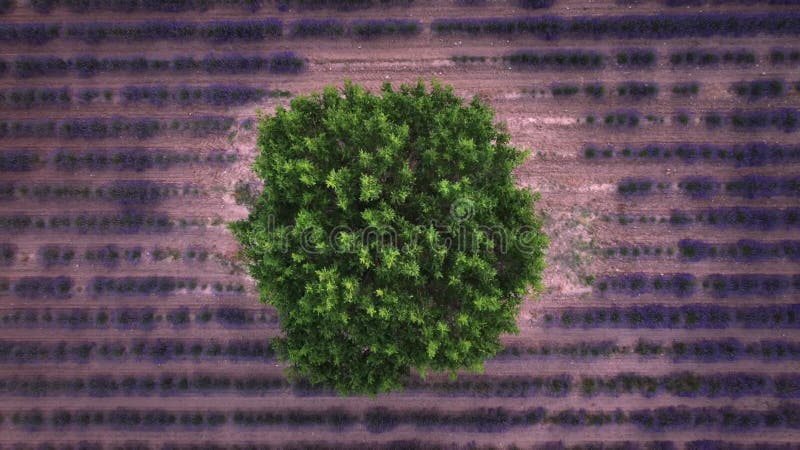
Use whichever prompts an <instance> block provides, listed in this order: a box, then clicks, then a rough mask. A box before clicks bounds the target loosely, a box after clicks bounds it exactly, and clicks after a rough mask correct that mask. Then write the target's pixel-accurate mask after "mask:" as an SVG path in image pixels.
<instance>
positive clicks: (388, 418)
mask: <svg viewBox="0 0 800 450" xmlns="http://www.w3.org/2000/svg"><path fill="white" fill-rule="evenodd" d="M228 422H230V423H231V424H232V425H234V426H237V427H241V428H247V429H258V428H262V427H282V428H283V427H286V426H289V427H311V426H325V427H328V428H329V429H331V430H342V429H344V428H349V427H351V426H354V425H355V424H357V423H361V424H363V426H364V427H366V429H367V430H368V431H370V432H372V433H385V432H389V431H391V430H393V429H394V428H395V427H397V426H400V425H406V426H412V427H415V428H420V429H431V428H439V429H448V430H465V431H471V432H481V433H499V432H503V431H506V430H508V429H511V428H523V427H531V426H538V425H544V424H548V425H555V426H561V427H567V428H576V427H585V426H591V427H601V426H618V425H626V424H629V425H633V426H635V427H637V428H639V429H641V430H646V431H651V432H654V431H655V432H663V431H668V430H685V429H705V430H718V431H722V432H729V433H742V432H752V431H756V430H762V429H765V428H766V429H797V428H800V405H797V404H794V403H783V404H780V405H777V406H773V407H771V408H769V409H766V410H763V409H762V410H750V409H736V408H733V407H722V408H714V407H699V408H690V407H686V406H678V407H674V406H669V407H661V408H655V409H639V410H633V411H628V412H626V411H623V410H621V409H616V410H613V411H602V410H595V411H587V410H583V409H581V410H575V409H567V410H561V411H548V410H546V409H545V408H542V407H537V408H529V409H525V410H522V411H509V410H506V409H504V408H475V409H469V410H464V411H459V412H449V411H441V410H437V409H402V410H401V409H395V410H392V409H388V408H386V407H382V406H378V407H372V408H369V409H367V410H366V411H365V412H364V414H363V415H360V414H359V415H354V414H351V413H348V412H346V411H345V410H343V409H341V408H329V409H326V410H298V409H290V410H274V409H273V410H263V409H262V410H252V409H250V410H235V411H231V412H223V411H195V412H172V411H166V410H161V409H155V410H136V409H126V408H118V409H115V410H74V411H68V410H64V409H56V410H53V411H50V412H48V413H43V412H42V411H41V410H38V409H32V410H22V411H16V412H14V413H13V415H12V416H11V424H12V425H14V426H15V427H20V428H23V429H26V430H29V431H38V430H41V429H43V428H45V427H46V428H51V429H55V430H63V429H72V428H77V429H86V428H105V427H110V428H113V429H117V430H166V429H173V428H183V429H214V428H217V427H219V426H222V425H224V424H226V423H228Z"/></svg>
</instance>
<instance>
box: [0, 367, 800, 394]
mask: <svg viewBox="0 0 800 450" xmlns="http://www.w3.org/2000/svg"><path fill="white" fill-rule="evenodd" d="M403 387H404V388H405V389H406V390H411V391H421V392H432V393H436V394H439V395H454V396H456V395H457V396H476V397H532V396H551V397H562V396H565V395H568V394H570V393H571V392H573V391H578V392H580V394H581V395H583V396H595V395H598V394H605V395H614V396H618V395H626V394H627V395H630V394H639V395H642V396H646V397H653V396H656V395H660V394H669V395H675V396H679V397H710V398H719V397H729V398H741V397H746V396H772V397H778V398H797V397H800V375H777V376H774V377H772V376H769V375H764V374H757V373H725V374H719V373H717V374H698V373H693V372H674V373H670V374H667V375H661V376H647V375H639V374H636V373H621V374H617V375H614V376H610V377H599V376H597V377H591V376H588V377H581V379H580V381H573V380H572V377H571V376H570V375H568V374H562V375H554V376H547V377H539V376H536V377H534V376H514V377H502V378H501V377H493V378H486V377H482V378H480V379H479V378H476V377H469V376H463V375H462V376H461V377H459V378H458V379H456V380H446V381H424V380H421V379H419V378H409V379H407V380H404V381H403ZM288 388H291V389H292V391H293V394H294V395H295V396H308V395H320V394H321V395H330V394H331V393H332V392H329V391H327V390H324V389H320V388H316V387H315V386H313V385H311V384H310V383H308V381H307V380H298V381H296V382H294V383H290V382H289V381H288V380H287V379H286V378H284V377H279V376H249V377H244V378H242V377H231V376H228V375H214V374H202V373H200V374H191V375H182V374H173V373H163V374H161V376H159V377H157V378H156V377H153V376H125V377H115V376H112V375H93V376H90V377H85V378H84V377H74V378H45V377H42V376H37V377H34V378H17V377H12V378H10V379H2V380H0V395H13V396H26V397H47V396H49V397H52V396H63V395H69V396H76V395H87V396H91V397H107V396H120V395H123V396H151V395H159V396H176V395H188V394H195V395H196V394H204V395H207V394H212V393H213V394H218V393H236V394H240V395H265V394H270V393H274V392H275V391H283V390H286V389H288Z"/></svg>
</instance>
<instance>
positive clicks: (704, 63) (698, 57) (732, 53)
mask: <svg viewBox="0 0 800 450" xmlns="http://www.w3.org/2000/svg"><path fill="white" fill-rule="evenodd" d="M757 62H758V58H757V57H756V54H755V53H754V52H753V51H752V50H748V49H734V50H714V49H706V48H692V49H686V50H678V51H674V52H671V53H670V55H669V63H670V64H671V65H673V66H676V67H716V66H718V65H720V64H733V65H737V66H752V65H754V64H756V63H757Z"/></svg>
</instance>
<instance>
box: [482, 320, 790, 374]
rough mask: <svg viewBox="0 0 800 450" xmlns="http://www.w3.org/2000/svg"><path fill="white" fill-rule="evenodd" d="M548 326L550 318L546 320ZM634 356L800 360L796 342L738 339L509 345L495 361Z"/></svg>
mask: <svg viewBox="0 0 800 450" xmlns="http://www.w3.org/2000/svg"><path fill="white" fill-rule="evenodd" d="M545 320H546V321H547V322H548V323H552V322H553V320H554V319H553V315H552V314H550V315H549V319H548V318H547V316H546V317H545ZM628 355H637V356H641V357H647V358H652V357H662V356H663V357H667V358H671V359H672V360H674V361H675V362H683V361H695V362H703V363H711V362H719V361H735V360H738V359H759V360H763V361H792V360H798V359H800V342H795V341H785V340H762V341H755V342H750V343H747V344H743V343H742V342H741V341H739V340H738V339H734V338H726V339H715V340H709V339H701V340H695V341H672V342H669V343H664V342H655V341H649V340H644V339H639V340H638V341H637V342H636V344H635V345H633V346H621V345H618V344H616V343H615V342H613V341H598V342H578V343H574V344H554V343H553V344H547V343H545V344H540V345H538V346H536V347H521V346H517V345H509V346H506V347H504V348H503V349H501V350H500V352H499V353H498V354H497V358H498V359H508V358H511V357H515V358H519V357H533V358H545V357H564V358H570V359H578V358H581V359H595V358H610V357H613V356H628Z"/></svg>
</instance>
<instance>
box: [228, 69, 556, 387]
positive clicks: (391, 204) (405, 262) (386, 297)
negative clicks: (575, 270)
mask: <svg viewBox="0 0 800 450" xmlns="http://www.w3.org/2000/svg"><path fill="white" fill-rule="evenodd" d="M381 93H382V95H374V94H371V93H369V92H368V91H366V90H365V89H363V88H362V87H360V86H357V85H354V84H352V83H350V82H347V83H346V84H345V86H344V88H343V89H342V91H341V92H339V91H338V90H337V89H336V88H334V87H326V88H325V89H324V90H323V92H322V93H321V94H319V93H314V94H312V95H310V96H300V97H296V98H295V99H293V100H292V102H291V107H290V109H289V110H285V109H283V108H281V107H279V108H278V109H277V111H276V113H275V115H274V116H266V117H263V118H262V119H261V122H260V125H259V138H258V147H259V150H260V155H259V156H258V157H257V159H256V161H255V163H254V166H253V169H254V171H255V172H256V174H257V175H258V176H259V177H260V178H262V179H263V180H264V181H265V188H264V192H263V194H262V195H261V197H260V198H259V200H258V201H257V202H256V204H255V205H254V207H253V208H252V210H251V211H250V215H249V217H248V218H247V219H246V220H241V221H238V222H234V223H232V224H231V225H230V228H231V230H232V231H233V233H234V235H235V236H236V237H237V238H238V239H239V241H240V242H241V244H242V247H243V248H242V255H243V257H244V258H245V260H246V261H247V263H248V266H249V270H250V273H251V275H252V276H253V278H255V279H256V280H257V282H258V283H259V286H260V292H261V300H262V301H263V302H265V303H268V304H271V305H273V306H275V308H277V310H278V313H279V315H280V322H281V326H282V328H283V331H284V333H285V336H284V337H283V338H282V339H280V340H279V344H278V346H277V347H278V351H279V353H280V355H281V356H282V358H283V359H284V360H287V361H289V362H290V363H291V368H290V372H291V374H294V375H300V376H303V377H307V378H308V379H309V380H310V381H311V382H312V383H315V384H321V385H324V386H327V387H331V388H334V389H336V390H337V391H338V392H340V393H341V394H353V393H368V394H371V395H374V394H376V393H378V392H386V391H390V390H392V389H396V388H399V387H400V379H401V377H403V376H405V375H408V374H409V372H410V370H411V369H412V368H414V369H417V370H419V371H420V372H421V373H422V374H423V375H424V374H425V372H426V370H429V369H430V370H435V371H442V370H444V371H449V372H450V373H451V374H453V375H454V374H455V371H456V370H457V369H460V368H469V369H473V370H480V369H481V368H482V363H483V361H484V360H485V359H487V358H489V357H491V356H493V355H494V354H495V353H496V352H497V351H498V350H500V348H501V346H500V343H499V335H500V334H501V333H505V332H516V331H518V330H517V327H516V315H517V313H518V311H519V306H520V303H521V302H522V300H523V297H524V296H525V295H526V294H527V293H528V292H529V291H528V289H529V286H533V287H534V288H538V287H540V284H541V271H542V269H543V265H544V258H543V253H544V248H545V247H546V245H547V239H546V237H545V236H544V234H543V233H542V232H541V222H540V219H538V218H537V217H536V216H535V215H534V213H533V209H532V207H533V202H534V201H535V200H536V198H537V196H536V195H534V194H533V193H531V192H529V191H527V190H524V189H519V188H517V187H515V185H514V178H513V176H512V173H511V172H512V170H513V169H514V167H516V166H517V165H518V164H520V163H521V162H522V161H523V160H524V158H525V152H523V151H521V150H518V149H515V148H513V147H511V146H509V145H508V144H509V139H510V136H509V135H508V134H507V133H506V132H505V131H504V130H503V129H502V128H501V127H498V126H496V125H495V124H494V123H493V112H492V110H491V109H490V108H489V107H488V106H487V105H485V104H484V103H483V102H481V101H480V100H479V99H478V98H477V97H476V98H475V99H473V100H472V101H471V102H470V103H469V104H464V101H463V100H462V99H460V98H458V97H457V96H455V95H454V94H453V91H452V88H451V87H446V86H442V85H439V84H438V83H436V82H435V81H434V82H433V84H432V86H431V89H430V91H428V90H427V88H426V86H425V84H424V83H423V82H422V81H419V82H418V83H417V84H416V85H403V86H401V87H400V89H399V90H398V91H395V90H393V89H392V87H391V86H390V85H389V84H388V83H387V84H385V85H384V86H383V87H382V89H381Z"/></svg>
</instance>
